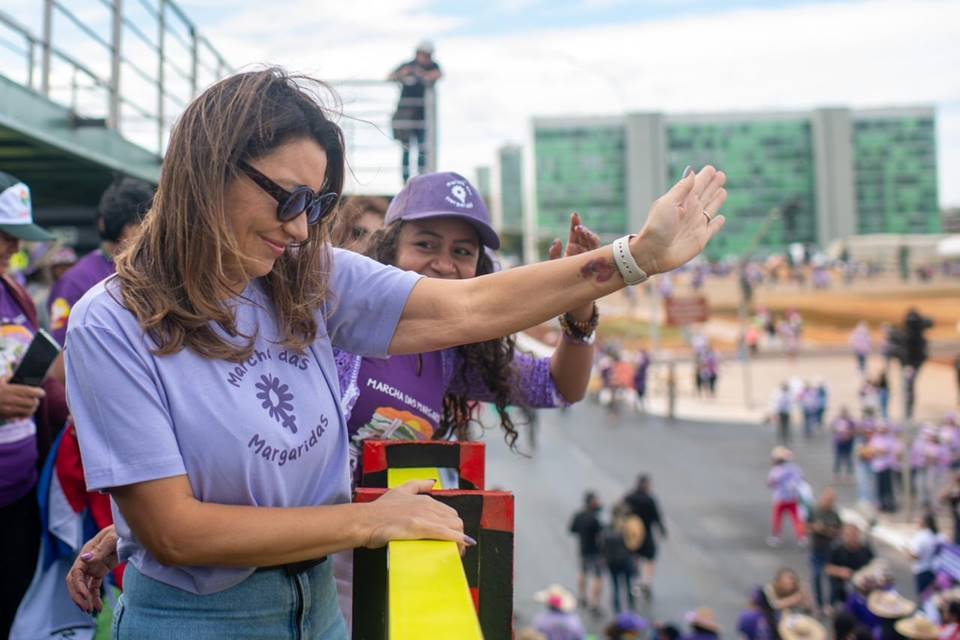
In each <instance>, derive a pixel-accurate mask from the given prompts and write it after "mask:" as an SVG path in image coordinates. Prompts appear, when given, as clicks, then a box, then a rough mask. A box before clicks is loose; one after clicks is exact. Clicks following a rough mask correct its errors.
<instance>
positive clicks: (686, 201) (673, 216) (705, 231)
mask: <svg viewBox="0 0 960 640" xmlns="http://www.w3.org/2000/svg"><path fill="white" fill-rule="evenodd" d="M726 179H727V176H726V175H725V174H724V173H723V172H722V171H717V170H716V169H715V168H714V167H712V166H710V165H707V166H706V167H704V168H703V169H701V170H700V172H699V173H693V172H691V173H689V174H688V175H686V176H685V177H683V178H681V179H680V181H679V182H677V183H676V184H675V185H673V188H672V189H670V191H668V192H667V193H665V194H663V195H662V196H660V197H659V198H658V199H657V201H656V202H654V203H653V206H652V207H650V213H649V214H648V215H647V223H646V224H645V225H644V226H643V229H642V230H641V231H640V234H639V235H638V236H637V237H636V238H634V239H633V241H632V242H631V244H630V250H631V251H632V252H633V257H634V259H636V261H637V262H638V263H639V264H640V265H641V267H643V268H644V269H646V270H647V273H648V274H650V275H652V274H654V273H664V272H666V271H672V270H673V269H676V268H677V267H680V266H682V265H684V264H686V263H687V262H689V261H690V260H692V259H693V258H694V257H696V256H697V255H699V254H700V253H701V252H702V251H703V249H704V247H706V246H707V243H708V242H710V239H711V238H713V236H715V235H717V233H718V232H719V231H720V229H722V228H723V225H724V223H725V222H726V220H725V218H724V217H723V216H722V215H718V212H719V210H720V207H722V206H723V203H724V202H725V201H726V199H727V191H726V189H724V188H723V185H724V183H725V182H726Z"/></svg>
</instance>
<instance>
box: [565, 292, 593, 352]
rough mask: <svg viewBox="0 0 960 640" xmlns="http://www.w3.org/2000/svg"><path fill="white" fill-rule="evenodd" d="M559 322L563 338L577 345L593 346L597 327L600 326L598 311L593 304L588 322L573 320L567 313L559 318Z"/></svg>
mask: <svg viewBox="0 0 960 640" xmlns="http://www.w3.org/2000/svg"><path fill="white" fill-rule="evenodd" d="M559 320H560V328H561V329H563V337H564V338H566V339H568V340H570V341H571V342H576V343H579V344H593V341H594V340H596V331H597V325H598V324H600V310H599V309H597V303H596V302H594V303H593V313H592V314H590V319H589V320H574V318H573V317H572V316H571V315H570V314H569V313H565V314H563V315H562V316H560V318H559Z"/></svg>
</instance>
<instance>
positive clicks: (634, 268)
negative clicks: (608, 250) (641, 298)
mask: <svg viewBox="0 0 960 640" xmlns="http://www.w3.org/2000/svg"><path fill="white" fill-rule="evenodd" d="M632 237H633V236H623V237H622V238H617V239H616V240H614V241H613V261H614V262H615V263H616V265H617V270H618V271H619V272H620V275H621V276H623V281H624V282H626V283H627V285H628V286H629V285H634V284H640V283H641V282H646V280H647V278H648V277H649V276H647V274H646V272H645V271H644V270H643V269H641V268H640V265H638V264H637V261H636V260H634V259H633V254H632V253H630V238H632Z"/></svg>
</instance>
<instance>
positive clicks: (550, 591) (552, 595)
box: [533, 584, 577, 613]
mask: <svg viewBox="0 0 960 640" xmlns="http://www.w3.org/2000/svg"><path fill="white" fill-rule="evenodd" d="M533 599H534V600H536V601H537V602H542V603H543V604H545V605H547V606H548V607H551V608H553V609H557V610H558V611H562V612H564V613H570V612H571V611H573V610H574V609H576V608H577V599H576V598H574V597H573V594H572V593H570V592H569V591H567V590H566V589H564V588H563V587H561V586H560V585H558V584H552V585H550V586H549V587H547V588H546V589H544V590H543V591H538V592H536V593H535V594H533Z"/></svg>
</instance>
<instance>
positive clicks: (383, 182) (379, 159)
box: [330, 80, 437, 195]
mask: <svg viewBox="0 0 960 640" xmlns="http://www.w3.org/2000/svg"><path fill="white" fill-rule="evenodd" d="M330 85H331V86H332V87H333V89H334V90H335V91H336V93H337V95H338V96H339V97H340V99H341V101H342V104H343V116H342V118H341V119H340V126H341V127H342V128H343V133H344V137H345V139H346V145H347V165H348V166H347V184H346V187H345V190H346V192H347V193H356V194H360V193H362V194H379V195H384V194H392V193H396V192H397V191H399V190H400V188H401V187H402V186H403V181H402V178H401V153H402V150H403V146H404V144H405V143H404V142H403V141H401V140H399V139H396V138H395V137H394V133H393V132H394V130H395V129H407V130H422V131H423V132H424V136H423V140H424V143H423V145H422V148H420V149H418V150H417V152H418V153H422V154H424V155H425V156H426V160H425V163H424V164H425V171H428V172H430V171H436V170H437V117H436V116H437V108H436V90H435V89H434V88H433V87H427V89H426V94H425V96H424V99H423V100H422V101H421V100H418V99H403V101H401V100H400V97H399V94H400V85H399V84H398V83H396V82H390V81H384V80H334V81H331V82H330ZM398 107H411V108H412V109H413V110H419V109H418V108H422V111H423V114H424V117H423V119H422V120H409V119H399V118H397V117H395V114H396V113H397V110H398ZM413 146H416V145H413ZM410 162H411V163H412V164H413V171H412V173H413V174H416V156H414V155H412V154H411V158H410Z"/></svg>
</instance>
